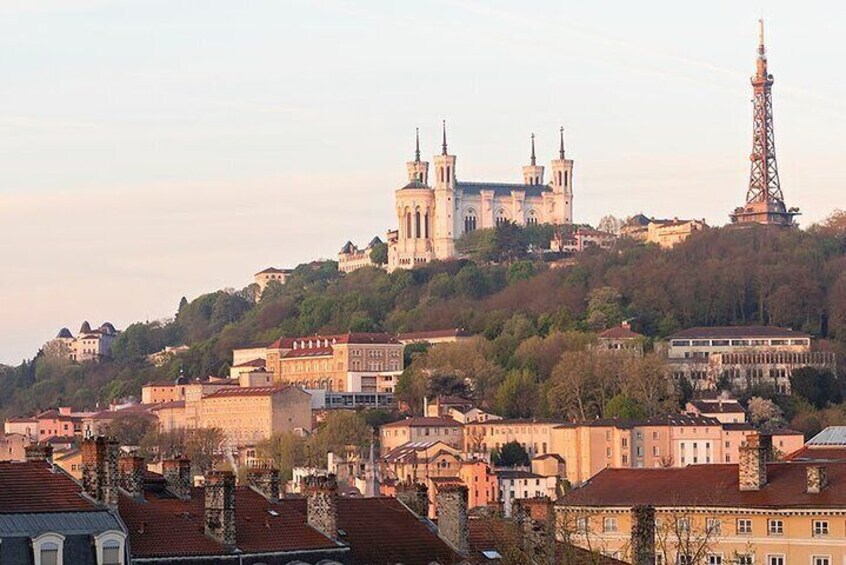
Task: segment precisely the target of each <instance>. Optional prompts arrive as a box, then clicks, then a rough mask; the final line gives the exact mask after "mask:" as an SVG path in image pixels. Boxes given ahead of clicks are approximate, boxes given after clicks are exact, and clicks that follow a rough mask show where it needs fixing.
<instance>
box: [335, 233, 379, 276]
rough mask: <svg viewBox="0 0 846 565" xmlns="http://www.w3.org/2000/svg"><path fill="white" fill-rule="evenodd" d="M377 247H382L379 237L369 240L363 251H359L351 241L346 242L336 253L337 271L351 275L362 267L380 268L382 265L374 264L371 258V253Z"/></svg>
mask: <svg viewBox="0 0 846 565" xmlns="http://www.w3.org/2000/svg"><path fill="white" fill-rule="evenodd" d="M377 245H383V242H382V240H381V239H379V237H374V238H373V239H372V240H370V243H368V244H367V247H365V248H364V249H360V248H359V247H358V246H357V245H356V244H354V243H353V242H352V241H348V242H346V243H345V244H344V246H343V247H342V248H341V251H340V252H339V253H338V270H339V271H341V272H342V273H351V272H353V271H355V270H356V269H361V268H362V267H380V268H382V267H383V266H384V265H378V264H376V263H374V262H373V259H372V256H371V252H372V251H373V249H374V248H375V247H376V246H377Z"/></svg>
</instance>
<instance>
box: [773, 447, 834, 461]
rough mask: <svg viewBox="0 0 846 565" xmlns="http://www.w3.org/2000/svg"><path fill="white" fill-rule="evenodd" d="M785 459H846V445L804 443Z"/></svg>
mask: <svg viewBox="0 0 846 565" xmlns="http://www.w3.org/2000/svg"><path fill="white" fill-rule="evenodd" d="M784 459H785V460H788V461H846V447H817V446H811V445H804V446H802V447H800V448H799V449H797V450H796V451H794V452H793V453H791V454H789V455H787V456H786V457H784Z"/></svg>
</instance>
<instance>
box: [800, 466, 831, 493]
mask: <svg viewBox="0 0 846 565" xmlns="http://www.w3.org/2000/svg"><path fill="white" fill-rule="evenodd" d="M805 474H806V476H807V478H808V481H807V486H808V489H807V490H808V493H809V494H819V493H820V492H822V490H823V489H824V488H825V487H827V486H828V477H827V476H826V473H825V467H823V466H821V465H808V466H807V467H805Z"/></svg>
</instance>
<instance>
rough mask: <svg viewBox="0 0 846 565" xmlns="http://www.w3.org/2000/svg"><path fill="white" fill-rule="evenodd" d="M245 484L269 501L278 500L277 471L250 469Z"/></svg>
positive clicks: (278, 483) (278, 481)
mask: <svg viewBox="0 0 846 565" xmlns="http://www.w3.org/2000/svg"><path fill="white" fill-rule="evenodd" d="M247 482H248V483H249V485H250V486H251V487H253V488H254V489H256V490H257V491H259V492H260V493H261V494H262V496H264V497H265V498H267V499H269V500H278V499H279V485H280V479H279V471H277V470H276V469H273V468H272V467H271V468H266V469H250V472H249V473H248V474H247Z"/></svg>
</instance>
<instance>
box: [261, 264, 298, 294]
mask: <svg viewBox="0 0 846 565" xmlns="http://www.w3.org/2000/svg"><path fill="white" fill-rule="evenodd" d="M293 272H294V271H293V269H277V268H276V267H268V268H266V269H265V270H263V271H259V272H258V273H256V274H255V275H254V276H253V279H254V280H255V283H256V284H257V285H258V286H259V291H258V295H259V296H261V293H262V292H264V289H265V288H267V285H269V284H270V283H271V281H276V282H278V283H279V284H285V282H286V281H287V280H288V276H290V274H291V273H293Z"/></svg>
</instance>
